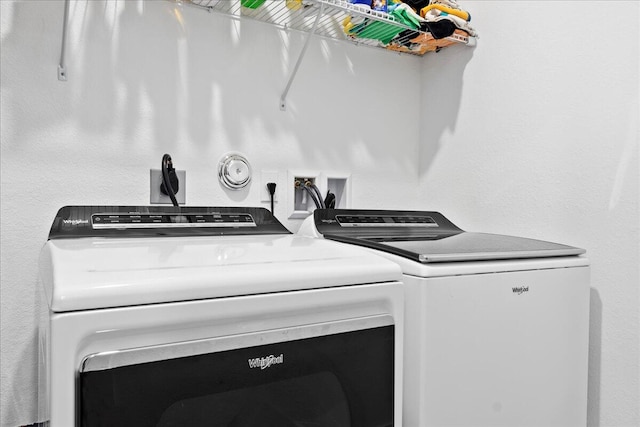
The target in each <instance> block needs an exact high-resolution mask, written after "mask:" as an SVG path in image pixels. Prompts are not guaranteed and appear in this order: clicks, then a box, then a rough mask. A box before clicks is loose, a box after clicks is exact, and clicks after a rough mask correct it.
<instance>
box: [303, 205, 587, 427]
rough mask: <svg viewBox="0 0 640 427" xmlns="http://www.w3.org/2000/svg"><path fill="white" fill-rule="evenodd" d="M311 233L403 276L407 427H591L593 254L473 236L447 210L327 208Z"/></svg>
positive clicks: (306, 227) (307, 229)
mask: <svg viewBox="0 0 640 427" xmlns="http://www.w3.org/2000/svg"><path fill="white" fill-rule="evenodd" d="M299 233H300V234H304V235H309V236H314V237H325V238H327V239H331V240H335V241H339V242H344V243H348V244H352V245H359V246H364V247H367V248H370V249H371V250H374V251H376V253H378V254H381V255H383V256H385V257H386V258H388V259H390V260H393V261H394V262H396V263H397V264H398V265H400V266H401V268H402V270H403V279H402V280H403V282H404V285H405V291H406V293H405V301H406V305H405V349H404V357H405V359H404V372H405V374H404V417H403V420H404V426H405V427H425V426H427V427H436V426H438V427H442V426H466V427H470V426H473V427H479V426H504V427H516V426H535V427H542V426H544V427H552V426H558V427H571V426H585V425H586V415H587V364H588V340H589V263H588V260H587V259H586V258H585V257H583V256H581V255H582V254H584V252H585V251H584V250H582V249H578V248H574V247H570V246H565V245H560V244H555V243H550V242H543V241H539V240H532V239H524V238H518V237H511V236H501V235H494V234H484V233H469V232H464V231H463V230H461V229H460V228H458V227H456V226H455V225H454V224H453V223H451V221H449V220H448V219H447V218H445V217H444V216H443V215H441V214H440V213H437V212H420V211H380V210H331V209H325V210H316V211H315V212H314V215H313V216H312V217H310V218H308V219H307V220H306V221H305V223H303V226H302V227H301V229H300V232H299Z"/></svg>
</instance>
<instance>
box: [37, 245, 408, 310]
mask: <svg viewBox="0 0 640 427" xmlns="http://www.w3.org/2000/svg"><path fill="white" fill-rule="evenodd" d="M40 277H41V280H42V282H43V285H44V287H45V293H46V295H47V299H48V303H49V307H50V309H51V310H52V311H54V312H66V311H77V310H88V309H96V308H106V307H123V306H132V305H142V304H153V303H163V302H174V301H190V300H197V299H207V298H220V297H230V296H239V295H253V294H262V293H272V292H283V291H295V290H303V289H314V288H327V287H334V286H348V285H359V284H369V283H380V282H390V281H399V280H400V278H401V272H400V268H399V267H398V266H397V265H396V264H395V263H393V262H391V261H387V260H385V259H384V258H382V257H380V256H378V255H376V254H374V253H372V252H370V251H366V250H364V249H362V248H358V247H355V246H351V245H344V244H339V243H336V242H331V241H327V240H320V239H312V238H307V237H302V236H292V235H265V236H228V237H165V238H158V237H155V238H136V239H126V238H122V239H121V238H110V239H104V238H83V239H60V240H50V241H48V242H47V243H46V244H45V246H44V248H43V250H42V253H41V257H40Z"/></svg>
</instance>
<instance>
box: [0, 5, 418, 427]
mask: <svg viewBox="0 0 640 427" xmlns="http://www.w3.org/2000/svg"><path fill="white" fill-rule="evenodd" d="M0 4H1V7H2V9H1V14H2V73H1V74H2V81H1V85H2V86H1V87H2V123H1V129H2V156H1V157H2V164H1V167H2V203H1V205H2V207H1V215H0V217H1V221H2V223H1V225H2V248H1V249H2V250H1V252H2V273H1V274H2V276H1V283H2V287H1V292H2V294H1V298H2V318H1V320H2V346H1V347H2V406H1V408H2V410H1V424H2V426H15V425H18V424H19V423H28V422H34V421H36V419H35V418H36V416H35V380H36V367H35V366H36V316H35V305H36V304H35V301H36V294H37V288H36V283H37V262H38V254H39V251H40V248H41V247H42V245H43V244H44V242H45V241H46V237H47V233H48V229H49V227H50V225H51V222H52V220H53V217H54V215H55V213H56V211H57V209H58V208H60V207H61V206H63V205H67V204H132V205H138V204H143V205H144V204H148V203H149V169H150V168H158V167H159V165H160V160H161V157H162V154H163V153H165V152H168V153H170V154H171V155H172V157H173V160H174V162H175V165H176V166H177V167H178V168H179V169H185V170H186V171H187V183H186V187H187V194H186V196H187V204H189V205H194V206H197V205H210V206H215V205H261V203H260V196H259V193H260V192H259V190H260V188H259V187H260V182H259V175H260V174H259V171H260V170H262V169H266V170H277V171H278V172H279V173H280V182H279V189H278V192H279V196H280V200H281V203H279V204H278V206H277V208H276V209H277V210H276V215H277V216H278V217H279V218H280V219H283V220H284V219H286V212H285V211H286V209H285V206H284V205H285V203H284V201H285V199H286V193H285V192H284V191H283V189H284V185H285V182H284V180H285V179H286V171H287V169H289V168H292V169H311V170H314V169H315V170H334V171H343V172H350V173H352V190H353V203H354V205H358V206H367V207H385V206H386V207H390V206H392V205H396V206H397V205H400V204H401V203H402V201H403V200H405V199H407V198H409V199H412V198H414V197H415V194H416V189H415V185H413V184H415V182H416V177H417V168H418V165H417V162H416V160H415V159H416V157H417V153H418V150H417V143H416V142H417V138H418V133H419V129H418V125H417V122H418V120H417V119H418V115H419V111H418V106H419V104H420V93H419V90H416V88H417V87H419V84H420V66H419V64H420V59H419V58H414V57H408V56H398V55H395V54H393V53H385V52H379V51H376V50H374V49H369V48H358V47H355V46H352V45H338V44H335V43H332V42H322V41H320V40H318V39H315V40H314V41H313V42H312V44H311V45H310V48H309V51H308V53H307V57H306V58H305V61H304V62H303V64H302V66H301V69H300V74H299V75H298V77H297V79H296V80H295V82H294V84H293V87H292V89H291V92H290V94H289V106H288V110H287V112H282V111H280V109H279V99H280V93H281V91H282V89H284V86H285V84H286V82H287V78H288V75H289V72H290V70H291V68H292V67H293V64H294V63H295V60H296V58H297V54H298V52H299V51H300V49H301V47H302V44H303V41H304V38H303V37H302V36H301V35H300V34H298V33H291V35H290V36H289V35H287V34H286V33H284V32H280V31H278V30H276V29H273V28H271V27H268V26H265V25H263V24H260V23H250V22H246V21H243V22H242V23H241V24H238V23H237V22H234V21H231V20H229V19H227V18H225V17H222V16H219V15H215V14H209V13H206V12H204V11H201V10H197V9H194V8H190V7H186V6H185V7H183V8H182V9H178V10H179V11H181V13H182V17H183V18H182V19H183V21H182V24H181V23H180V20H179V19H178V17H177V16H176V15H175V13H176V9H174V5H173V4H172V3H170V2H165V1H146V2H144V3H143V2H140V1H126V2H125V1H108V2H105V1H94V0H92V1H78V2H75V1H73V2H72V8H71V23H72V28H71V32H70V46H69V49H68V66H69V70H68V78H69V80H68V82H66V83H62V82H59V81H58V80H57V61H58V58H59V54H60V40H61V29H62V16H63V2H61V1H51V0H46V1H19V2H8V1H4V0H3V1H2V2H0ZM405 105H406V106H409V107H408V108H406V107H403V106H405ZM229 150H237V151H241V152H243V153H244V154H246V155H247V157H248V159H249V161H250V162H251V163H252V166H253V168H254V170H255V171H256V172H257V173H256V176H257V177H258V179H257V180H256V182H254V183H253V184H252V185H251V188H250V189H249V190H248V191H242V192H238V193H233V194H232V193H231V192H229V191H225V190H223V189H222V188H221V186H220V185H219V183H218V181H217V163H218V161H219V159H220V158H221V157H222V155H223V154H224V153H225V152H227V151H229ZM407 183H409V185H407ZM262 206H265V207H266V206H267V204H262ZM286 225H288V226H289V227H290V228H292V229H296V228H297V226H298V222H293V221H287V222H286Z"/></svg>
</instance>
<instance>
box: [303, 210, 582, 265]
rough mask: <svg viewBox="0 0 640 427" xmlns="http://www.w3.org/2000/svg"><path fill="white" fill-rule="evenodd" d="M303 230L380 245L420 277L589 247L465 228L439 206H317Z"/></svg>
mask: <svg viewBox="0 0 640 427" xmlns="http://www.w3.org/2000/svg"><path fill="white" fill-rule="evenodd" d="M300 232H301V234H304V235H309V236H315V237H320V236H323V237H325V238H327V239H330V240H335V241H339V242H343V243H350V244H353V245H358V246H363V247H367V248H370V249H375V250H377V251H379V252H380V253H381V254H383V255H384V256H385V257H387V258H392V259H394V261H396V262H399V263H400V264H401V265H402V266H403V271H404V273H405V274H412V275H416V276H421V277H428V276H432V275H438V276H439V275H449V274H451V273H454V272H456V271H458V272H459V271H469V272H471V271H473V272H476V273H477V272H491V271H496V268H497V266H498V265H500V266H501V267H500V268H506V269H508V270H512V269H522V268H524V267H522V263H523V262H524V261H526V262H528V263H530V262H531V261H532V260H537V261H538V263H537V264H539V265H540V266H543V265H549V266H551V265H556V266H557V265H558V264H559V263H558V262H557V259H562V261H561V262H560V264H562V263H566V262H569V263H572V264H575V262H576V260H575V258H578V257H577V255H581V254H584V253H585V250H584V249H580V248H576V247H572V246H567V245H562V244H558V243H552V242H546V241H541V240H535V239H527V238H522V237H513V236H504V235H498V234H487V233H470V232H465V231H464V230H462V229H460V228H458V227H457V226H455V225H454V224H453V223H452V222H451V221H449V220H448V219H447V218H445V217H444V216H443V215H442V214H440V213H438V212H422V211H384V210H353V209H317V210H316V211H315V212H314V215H313V219H310V218H309V219H307V221H306V222H305V224H303V227H301V231H300ZM569 258H571V260H568V259H569ZM487 261H491V262H492V263H487ZM577 262H578V264H581V265H582V264H586V260H584V259H581V260H580V261H577ZM529 265H530V264H529ZM541 268H544V267H541ZM549 268H553V267H549ZM445 272H446V273H445ZM457 274H459V273H457ZM470 274H471V273H470Z"/></svg>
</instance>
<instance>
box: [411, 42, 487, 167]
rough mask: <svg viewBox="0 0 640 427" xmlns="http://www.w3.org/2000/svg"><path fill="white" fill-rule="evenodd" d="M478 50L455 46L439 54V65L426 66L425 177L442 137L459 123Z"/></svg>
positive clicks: (422, 151)
mask: <svg viewBox="0 0 640 427" xmlns="http://www.w3.org/2000/svg"><path fill="white" fill-rule="evenodd" d="M474 50H475V48H469V47H467V46H452V47H449V48H447V49H444V50H442V51H440V52H438V54H437V57H436V58H437V61H438V66H437V67H433V65H432V64H431V63H430V62H426V63H425V65H424V67H423V79H424V83H423V89H422V108H421V111H423V115H424V117H422V118H421V123H420V153H419V156H420V166H419V169H418V173H419V176H420V177H423V176H424V175H425V174H426V173H427V172H428V171H429V169H430V168H431V164H432V163H433V161H434V159H435V158H436V154H437V153H438V150H439V149H440V145H441V141H442V135H443V134H444V133H445V132H446V131H447V130H449V131H451V132H453V131H454V130H455V128H456V123H457V121H458V113H459V110H460V102H461V100H462V86H463V76H464V70H465V68H466V66H467V64H468V63H469V62H470V61H471V58H472V57H473V53H474Z"/></svg>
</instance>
